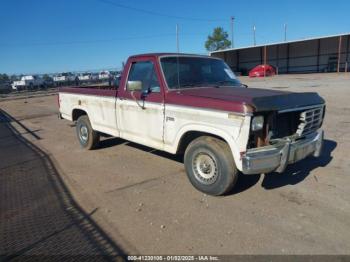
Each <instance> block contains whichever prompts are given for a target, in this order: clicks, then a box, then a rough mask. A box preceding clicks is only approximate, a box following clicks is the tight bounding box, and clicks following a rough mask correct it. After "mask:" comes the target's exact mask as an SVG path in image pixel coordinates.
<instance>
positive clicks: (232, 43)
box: [231, 16, 235, 48]
mask: <svg viewBox="0 0 350 262" xmlns="http://www.w3.org/2000/svg"><path fill="white" fill-rule="evenodd" d="M234 20H235V17H234V16H231V48H234V47H235V44H234V42H233V21H234Z"/></svg>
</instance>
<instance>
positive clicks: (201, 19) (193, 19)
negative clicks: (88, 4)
mask: <svg viewBox="0 0 350 262" xmlns="http://www.w3.org/2000/svg"><path fill="white" fill-rule="evenodd" d="M96 1H99V2H102V3H105V4H110V5H114V6H117V7H120V8H124V9H129V10H133V11H137V12H141V13H145V14H149V15H155V16H162V17H167V18H172V19H183V20H192V21H202V22H223V21H226V19H206V18H198V17H185V16H175V15H170V14H165V13H158V12H154V11H151V10H145V9H141V8H137V7H132V6H127V5H123V4H120V3H116V2H114V1H110V0H96Z"/></svg>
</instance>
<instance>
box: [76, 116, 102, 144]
mask: <svg viewBox="0 0 350 262" xmlns="http://www.w3.org/2000/svg"><path fill="white" fill-rule="evenodd" d="M76 132H77V136H78V140H79V143H80V145H81V146H82V147H83V148H86V149H88V150H91V149H95V148H96V147H97V146H98V144H99V142H100V134H99V133H98V132H96V131H95V130H93V129H92V127H91V123H90V120H89V117H88V116H87V115H83V116H81V117H79V118H78V121H77V124H76Z"/></svg>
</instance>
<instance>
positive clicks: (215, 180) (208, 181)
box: [184, 136, 238, 196]
mask: <svg viewBox="0 0 350 262" xmlns="http://www.w3.org/2000/svg"><path fill="white" fill-rule="evenodd" d="M184 164H185V169H186V173H187V176H188V179H189V180H190V182H191V184H192V185H193V186H194V187H195V188H196V189H198V190H199V191H201V192H203V193H206V194H208V195H214V196H219V195H224V194H226V193H228V192H229V191H230V190H231V189H232V188H233V186H234V185H235V184H236V182H237V178H238V170H237V168H236V165H235V162H234V160H233V156H232V153H231V150H230V148H229V146H228V145H227V143H226V142H224V141H222V140H220V139H218V138H215V137H210V136H202V137H199V138H197V139H195V140H193V141H192V142H191V143H190V144H189V146H188V147H187V148H186V151H185V156H184ZM213 170H214V171H213Z"/></svg>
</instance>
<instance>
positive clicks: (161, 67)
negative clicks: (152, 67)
mask: <svg viewBox="0 0 350 262" xmlns="http://www.w3.org/2000/svg"><path fill="white" fill-rule="evenodd" d="M166 57H195V58H202V59H215V60H220V61H223V60H222V59H221V58H218V57H213V56H205V55H186V54H178V55H177V54H171V55H161V56H158V63H159V66H160V69H161V70H160V71H161V74H162V77H163V79H164V84H165V85H164V86H165V88H166V90H164V91H167V92H168V91H169V92H173V91H179V90H188V89H197V88H215V86H210V85H208V86H194V87H184V88H169V86H168V82H167V81H166V78H165V74H164V71H163V66H162V63H161V59H162V58H166ZM223 62H224V63H225V61H223ZM225 64H226V63H225ZM226 65H227V64H226ZM227 66H228V65H227ZM233 73H234V72H233ZM236 77H237V76H236ZM237 80H238V78H237ZM238 81H239V80H238ZM239 82H240V81H239ZM234 87H239V86H234Z"/></svg>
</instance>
